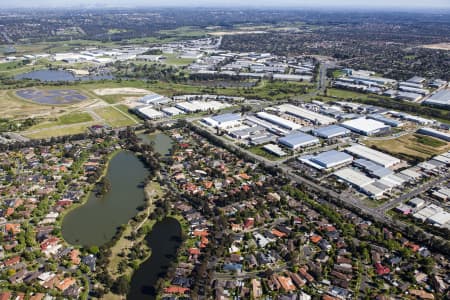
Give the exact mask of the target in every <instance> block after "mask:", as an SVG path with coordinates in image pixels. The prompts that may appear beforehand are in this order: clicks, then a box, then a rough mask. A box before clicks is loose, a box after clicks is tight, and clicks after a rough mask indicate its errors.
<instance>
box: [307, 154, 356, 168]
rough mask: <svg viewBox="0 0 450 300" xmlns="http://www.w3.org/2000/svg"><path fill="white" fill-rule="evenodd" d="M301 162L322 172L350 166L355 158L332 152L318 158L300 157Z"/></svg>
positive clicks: (319, 155)
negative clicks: (346, 165)
mask: <svg viewBox="0 0 450 300" xmlns="http://www.w3.org/2000/svg"><path fill="white" fill-rule="evenodd" d="M299 160H300V161H301V162H304V163H306V164H308V165H310V166H312V167H314V168H316V169H319V170H322V169H331V168H335V167H338V166H342V165H345V164H349V163H351V162H352V161H353V157H352V156H351V155H348V154H347V153H345V152H339V151H336V150H330V151H326V152H322V153H320V154H318V155H316V156H312V155H305V156H303V157H300V158H299Z"/></svg>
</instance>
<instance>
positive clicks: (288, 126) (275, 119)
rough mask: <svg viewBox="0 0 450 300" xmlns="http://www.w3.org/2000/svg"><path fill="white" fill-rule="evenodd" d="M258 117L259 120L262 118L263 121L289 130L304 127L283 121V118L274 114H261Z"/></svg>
mask: <svg viewBox="0 0 450 300" xmlns="http://www.w3.org/2000/svg"><path fill="white" fill-rule="evenodd" d="M256 115H257V116H258V118H261V119H263V120H266V121H268V122H270V123H273V124H276V125H279V126H281V127H283V128H286V129H289V130H297V129H300V128H301V127H302V126H301V125H299V124H297V123H294V122H292V121H289V120H286V119H283V118H281V117H279V116H276V115H273V114H268V113H266V112H259V113H257V114H256Z"/></svg>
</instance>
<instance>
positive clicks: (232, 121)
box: [202, 113, 242, 129]
mask: <svg viewBox="0 0 450 300" xmlns="http://www.w3.org/2000/svg"><path fill="white" fill-rule="evenodd" d="M241 120H242V117H241V115H240V114H232V113H228V114H223V115H218V116H213V117H207V118H203V119H202V121H203V122H204V123H206V124H208V125H209V126H211V127H214V128H220V129H229V128H232V127H237V126H239V125H241Z"/></svg>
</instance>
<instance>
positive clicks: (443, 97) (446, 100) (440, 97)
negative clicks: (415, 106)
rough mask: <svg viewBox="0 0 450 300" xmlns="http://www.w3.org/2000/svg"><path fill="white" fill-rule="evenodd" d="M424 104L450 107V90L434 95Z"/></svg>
mask: <svg viewBox="0 0 450 300" xmlns="http://www.w3.org/2000/svg"><path fill="white" fill-rule="evenodd" d="M423 104H426V105H430V106H440V107H450V89H445V90H442V91H439V92H437V93H436V94H434V95H432V96H431V97H430V98H428V99H426V100H425V101H423Z"/></svg>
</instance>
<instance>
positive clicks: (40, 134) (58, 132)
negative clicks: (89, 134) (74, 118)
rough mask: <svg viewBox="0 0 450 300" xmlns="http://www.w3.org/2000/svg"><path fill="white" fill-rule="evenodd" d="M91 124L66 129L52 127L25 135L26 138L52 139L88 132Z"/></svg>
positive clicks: (75, 125) (71, 126) (74, 125)
mask: <svg viewBox="0 0 450 300" xmlns="http://www.w3.org/2000/svg"><path fill="white" fill-rule="evenodd" d="M89 125H91V124H80V125H77V124H73V125H69V126H66V127H50V128H47V129H42V130H39V131H36V132H33V133H24V136H26V137H28V138H34V139H43V138H51V137H55V136H64V135H72V134H78V133H83V132H86V130H87V127H88V126H89Z"/></svg>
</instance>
